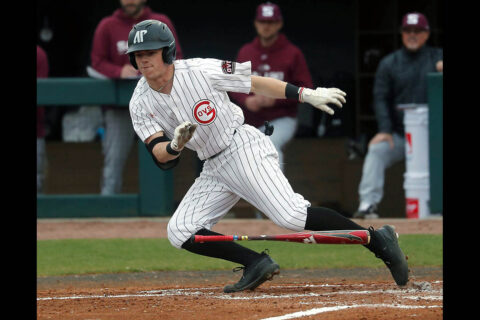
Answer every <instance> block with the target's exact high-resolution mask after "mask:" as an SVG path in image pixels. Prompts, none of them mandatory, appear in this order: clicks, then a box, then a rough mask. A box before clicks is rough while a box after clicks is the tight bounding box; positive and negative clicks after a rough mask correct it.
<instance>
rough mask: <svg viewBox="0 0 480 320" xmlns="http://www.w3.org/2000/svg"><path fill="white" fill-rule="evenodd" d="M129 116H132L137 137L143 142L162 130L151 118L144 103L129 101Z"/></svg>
mask: <svg viewBox="0 0 480 320" xmlns="http://www.w3.org/2000/svg"><path fill="white" fill-rule="evenodd" d="M129 109H130V117H131V118H132V125H133V129H134V130H135V132H136V133H137V135H138V137H139V138H140V139H141V140H142V141H143V142H145V140H146V139H147V138H148V137H150V136H151V135H153V134H155V133H157V132H160V131H164V130H163V128H162V127H161V126H160V125H159V124H158V122H156V121H155V120H153V119H152V118H153V117H152V116H150V115H149V112H148V110H147V108H146V106H145V103H143V102H142V101H141V100H140V101H138V100H137V101H135V102H132V101H131V102H130V106H129Z"/></svg>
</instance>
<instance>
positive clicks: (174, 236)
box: [167, 220, 189, 249]
mask: <svg viewBox="0 0 480 320" xmlns="http://www.w3.org/2000/svg"><path fill="white" fill-rule="evenodd" d="M171 221H172V220H170V222H169V223H168V227H167V237H168V241H170V244H171V245H172V246H174V247H175V248H177V249H181V248H182V244H183V243H184V242H185V241H187V240H188V239H189V236H188V235H187V234H186V233H185V230H184V231H181V230H179V229H178V228H177V226H176V225H175V224H173V223H171Z"/></svg>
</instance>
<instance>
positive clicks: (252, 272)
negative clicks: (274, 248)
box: [223, 251, 280, 293]
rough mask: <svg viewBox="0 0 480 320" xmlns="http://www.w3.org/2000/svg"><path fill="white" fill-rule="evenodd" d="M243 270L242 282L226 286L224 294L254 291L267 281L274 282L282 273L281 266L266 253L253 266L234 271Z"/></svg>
mask: <svg viewBox="0 0 480 320" xmlns="http://www.w3.org/2000/svg"><path fill="white" fill-rule="evenodd" d="M242 269H243V275H242V278H241V279H240V281H238V282H237V283H235V284H233V285H231V284H229V285H226V286H225V287H224V288H223V292H225V293H231V292H238V291H243V290H247V289H250V290H254V289H255V288H257V287H258V286H260V285H261V284H262V283H264V282H265V281H267V280H272V278H273V276H274V275H276V274H279V273H280V266H279V265H278V264H277V263H276V262H275V261H273V260H272V258H270V256H269V255H268V254H266V253H265V251H263V252H262V254H261V257H260V258H259V259H258V260H257V261H256V262H254V263H253V264H252V265H249V266H247V267H238V268H235V269H233V271H238V270H242Z"/></svg>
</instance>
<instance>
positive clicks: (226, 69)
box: [222, 60, 235, 74]
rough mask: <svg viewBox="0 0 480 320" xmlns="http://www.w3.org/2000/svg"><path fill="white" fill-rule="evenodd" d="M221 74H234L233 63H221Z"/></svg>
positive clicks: (225, 61)
mask: <svg viewBox="0 0 480 320" xmlns="http://www.w3.org/2000/svg"><path fill="white" fill-rule="evenodd" d="M222 72H223V73H226V74H234V73H235V62H232V61H227V60H224V61H222Z"/></svg>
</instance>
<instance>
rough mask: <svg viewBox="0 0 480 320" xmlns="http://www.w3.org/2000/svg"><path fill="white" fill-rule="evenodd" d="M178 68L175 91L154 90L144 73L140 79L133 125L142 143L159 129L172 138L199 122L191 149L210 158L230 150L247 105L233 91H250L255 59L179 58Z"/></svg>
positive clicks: (132, 112)
mask: <svg viewBox="0 0 480 320" xmlns="http://www.w3.org/2000/svg"><path fill="white" fill-rule="evenodd" d="M174 67H175V73H174V80H173V87H172V91H171V92H170V94H169V95H168V94H163V93H160V92H157V91H155V90H153V89H152V88H150V86H149V85H148V83H147V81H146V80H145V78H144V77H142V78H141V79H140V80H139V81H138V84H137V86H136V88H135V91H134V93H133V95H132V98H131V100H130V115H131V118H132V123H133V128H134V129H135V132H136V133H137V135H138V136H139V137H140V139H142V141H145V140H146V139H147V138H148V137H150V136H151V135H153V134H155V133H157V132H159V131H163V132H164V134H165V135H166V136H167V137H168V138H169V139H170V140H171V139H173V134H174V131H175V128H176V127H177V126H178V125H180V124H181V123H183V122H185V121H190V122H192V123H196V124H198V127H197V130H196V131H195V134H194V135H193V137H192V139H191V140H190V141H189V142H187V144H186V145H185V147H187V148H189V149H191V150H194V151H196V152H197V154H198V157H199V158H200V159H201V160H204V159H207V158H209V157H211V156H213V155H215V154H217V153H219V152H221V151H222V150H224V149H225V148H226V147H227V146H228V145H229V144H230V142H231V140H232V136H233V134H234V131H235V129H236V128H238V127H239V126H240V125H242V124H243V122H244V117H243V112H242V110H241V108H240V107H238V106H237V105H235V104H234V103H233V102H231V101H230V99H229V97H228V94H227V91H233V92H242V93H249V92H250V88H251V65H250V62H244V63H235V62H233V63H232V62H230V61H222V60H218V59H212V58H207V59H204V58H194V59H185V60H177V61H175V62H174Z"/></svg>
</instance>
